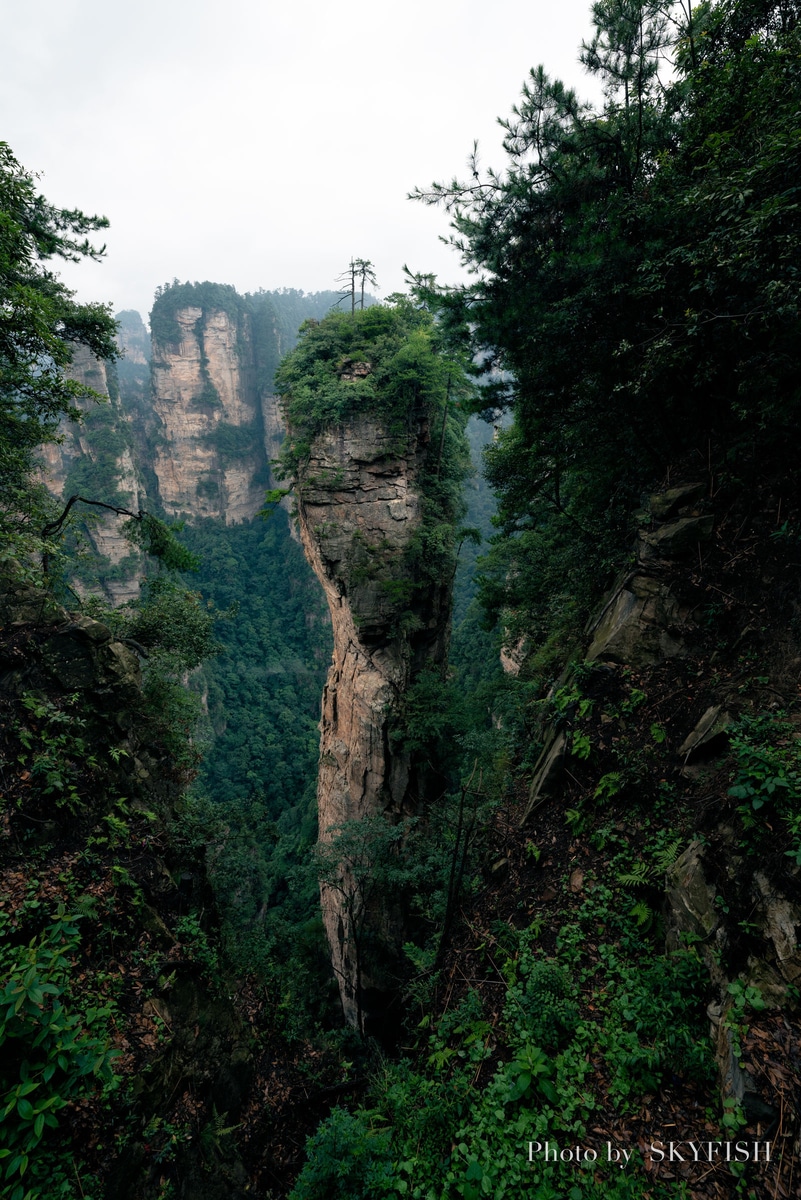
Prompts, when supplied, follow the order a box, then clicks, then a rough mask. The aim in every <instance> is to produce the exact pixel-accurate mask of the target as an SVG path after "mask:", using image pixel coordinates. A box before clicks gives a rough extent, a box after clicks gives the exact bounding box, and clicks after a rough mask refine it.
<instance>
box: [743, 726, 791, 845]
mask: <svg viewBox="0 0 801 1200" xmlns="http://www.w3.org/2000/svg"><path fill="white" fill-rule="evenodd" d="M728 733H729V740H730V745H731V749H732V752H733V754H734V761H735V772H736V773H735V776H734V781H733V784H732V786H731V787H730V788H729V795H730V796H731V797H732V798H733V799H735V800H740V801H741V802H742V803H741V804H740V805H739V808H738V812H739V815H740V820H741V822H742V826H743V830H744V831H745V832H746V833H748V834H749V836H748V837H747V838H745V839H744V841H743V845H744V848H746V849H747V851H748V853H750V854H755V853H757V852H758V851H759V850H760V849H762V848H763V847H764V845H765V844H766V842H767V840H773V839H775V837H776V836H777V835H776V832H775V828H774V826H773V825H769V824H768V822H774V823H775V822H776V821H777V820H778V821H780V822H781V823H782V825H783V827H784V831H785V844H787V843H788V842H789V846H790V849H789V850H786V851H785V854H786V855H787V856H788V857H790V858H793V859H795V861H796V862H801V743H800V742H799V738H798V731H797V729H796V727H795V725H794V724H793V723H792V722H790V721H788V720H787V719H786V718H785V716H784V714H783V713H781V712H777V713H771V714H768V713H757V714H756V715H753V716H749V715H748V714H745V715H743V716H742V717H740V719H739V720H738V721H737V722H736V723H735V724H734V725H732V726H731V727H730V728H729V730H728ZM762 809H767V820H765V814H764V813H763V812H762V811H761V810H762ZM756 814H759V815H758V816H757V815H756Z"/></svg>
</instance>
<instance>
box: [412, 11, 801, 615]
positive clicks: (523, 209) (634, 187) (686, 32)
mask: <svg viewBox="0 0 801 1200" xmlns="http://www.w3.org/2000/svg"><path fill="white" fill-rule="evenodd" d="M798 17H799V5H798V4H797V3H793V2H789V0H780V2H775V0H722V2H721V3H718V4H714V5H709V4H707V5H702V6H699V7H696V8H693V6H692V5H691V4H689V3H686V2H685V3H682V4H663V3H659V2H657V0H600V2H599V3H596V4H595V5H594V6H593V22H594V26H595V33H594V36H593V38H592V39H591V41H590V42H589V43H588V44H585V46H584V47H583V53H582V60H583V62H584V63H585V65H586V66H587V68H588V69H589V70H590V71H592V72H594V73H595V74H597V75H599V76H600V77H601V79H602V81H603V84H604V89H605V93H606V97H607V99H606V103H605V104H604V106H603V108H602V110H601V111H596V110H594V109H592V108H591V107H590V106H588V105H586V104H583V103H581V102H580V101H579V99H578V98H577V96H576V95H575V93H573V92H572V91H570V90H569V89H567V88H566V87H565V86H564V85H563V84H561V83H560V82H558V81H555V80H552V79H550V78H549V77H548V76H547V75H546V74H545V72H544V71H543V69H542V68H538V69H536V70H534V71H532V72H531V75H530V77H529V79H528V80H527V82H526V84H525V86H524V88H523V94H522V98H521V100H520V102H519V103H518V105H517V107H516V108H515V109H514V110H513V113H512V116H511V117H510V118H509V119H508V120H506V121H502V122H501V124H502V125H503V127H504V130H505V134H506V136H505V140H504V146H505V150H506V154H507V163H506V167H505V169H504V170H503V171H501V172H497V173H496V172H492V171H490V172H488V173H486V174H485V173H483V172H482V171H481V170H480V168H479V165H478V161H477V158H474V160H473V170H472V177H471V178H470V179H468V180H467V181H458V180H455V181H453V182H452V183H450V184H448V185H444V184H436V185H434V187H433V188H432V189H431V190H430V191H428V192H419V193H418V197H419V198H421V199H423V200H424V201H426V202H429V203H441V204H444V205H445V206H446V207H447V209H448V211H449V212H450V213H451V216H452V227H453V230H454V234H453V238H452V240H453V242H454V244H455V245H456V246H457V247H458V248H459V250H460V252H461V254H462V257H463V261H464V262H465V264H466V265H467V266H468V268H469V269H470V271H471V272H472V273H473V275H474V276H475V279H474V280H472V281H471V282H470V283H468V284H467V285H466V286H464V287H461V288H457V289H454V290H450V291H449V292H448V293H447V294H445V295H440V297H439V304H440V307H441V310H442V311H443V312H444V314H445V316H446V318H447V320H448V322H449V324H450V326H451V327H452V328H455V329H457V330H459V332H460V334H461V337H462V339H463V340H464V341H466V342H467V343H468V344H469V346H470V347H471V348H472V349H473V351H474V352H476V353H478V354H480V355H481V357H482V361H483V363H484V365H485V367H488V366H494V367H496V368H499V369H500V371H501V372H502V374H500V375H496V380H497V379H500V380H502V382H496V383H495V385H494V386H493V387H491V388H490V389H489V396H486V395H485V400H484V403H485V404H486V405H487V406H488V407H489V406H492V405H498V406H505V405H512V406H513V408H514V413H515V421H514V423H513V424H512V425H511V427H510V428H509V429H508V430H505V431H504V432H503V433H502V434H501V436H500V438H499V440H498V442H497V444H496V445H495V446H494V448H493V449H492V450H491V452H490V454H489V457H488V461H489V473H490V478H491V481H492V482H493V483H494V485H495V486H496V488H498V489H499V493H500V503H501V509H500V512H501V517H502V521H503V527H504V530H505V532H506V533H507V534H508V535H514V541H513V543H507V544H506V545H505V547H504V548H503V549H496V552H495V554H496V560H495V564H494V566H491V567H490V568H488V571H487V597H488V600H489V601H490V603H491V604H492V605H494V606H495V607H496V608H497V607H498V606H501V605H502V604H503V603H511V605H512V606H513V607H514V608H515V610H516V611H517V612H518V614H520V615H521V620H522V622H523V623H524V624H526V625H527V626H528V627H529V628H531V626H532V625H534V626H535V627H536V626H537V625H539V626H540V627H542V628H544V627H545V626H547V625H548V624H550V623H551V622H552V618H553V609H554V606H556V607H557V608H560V607H561V608H573V609H576V608H577V607H580V604H581V595H582V591H583V589H582V584H581V579H582V577H583V578H585V579H586V578H587V577H588V576H587V572H586V570H585V567H586V564H587V561H589V562H590V563H592V564H593V565H594V566H595V568H596V571H597V572H599V573H601V574H602V575H603V574H604V572H605V570H608V567H609V565H610V562H611V560H612V559H613V558H614V550H613V547H615V546H617V547H619V546H620V545H621V535H622V534H623V535H624V534H625V527H626V521H627V519H628V518H629V515H630V513H631V511H632V509H633V508H635V507H636V504H637V500H638V497H639V492H640V490H641V488H642V486H643V484H644V481H646V480H649V479H652V478H654V477H655V476H657V475H659V474H660V473H661V472H662V471H663V470H664V469H665V468H666V467H667V465H668V464H669V463H671V462H675V461H676V460H677V458H678V457H679V456H681V455H682V454H686V453H687V452H688V451H692V450H693V449H697V450H698V452H699V453H702V454H703V458H704V461H705V462H706V461H707V459H708V458H709V456H710V455H711V456H712V457H713V459H714V460H715V461H716V462H718V463H719V464H720V466H722V467H723V466H725V468H726V469H727V470H729V471H732V470H734V471H741V470H743V469H744V464H745V463H746V462H750V463H752V464H755V463H756V462H757V461H758V462H759V463H760V464H761V466H762V468H763V469H765V468H766V467H767V464H768V463H769V461H771V460H773V459H775V457H776V456H779V457H781V456H783V455H786V453H787V446H788V440H787V439H788V436H790V435H791V434H792V433H793V431H794V430H795V429H796V428H797V425H798V416H799V411H798V410H799V398H800V396H801V393H800V392H799V360H798V352H797V347H798V344H799V343H798V332H799V328H798V327H799V273H798V260H799V221H798V181H799V154H801V142H799V130H798V111H797V110H798V94H799V82H800V80H799V70H800V68H799V62H801V59H800V58H799V53H798V51H799V28H798ZM428 294H429V295H430V294H431V288H430V285H429V288H428ZM532 534H535V535H536V536H533V537H532ZM622 541H623V544H625V536H624V537H623V539H622ZM525 609H527V610H528V611H527V612H524V610H525ZM546 610H549V611H546Z"/></svg>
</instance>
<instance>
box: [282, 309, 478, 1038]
mask: <svg viewBox="0 0 801 1200" xmlns="http://www.w3.org/2000/svg"><path fill="white" fill-rule="evenodd" d="M277 386H278V387H279V388H280V389H281V391H282V393H283V396H284V406H285V413H286V420H287V429H288V432H287V438H286V442H285V444H284V447H283V448H282V455H281V462H282V468H283V470H284V472H285V473H287V474H289V475H290V476H291V479H292V484H293V488H294V494H295V499H296V503H297V511H298V518H299V524H300V533H301V540H302V542H303V546H304V550H305V552H306V556H307V558H308V560H309V562H310V563H311V565H312V567H313V569H314V571H315V573H316V575H317V577H318V579H319V580H320V582H321V584H322V586H323V590H324V592H325V595H326V599H327V601H328V605H329V609H330V612H331V620H332V626H333V633H334V655H333V663H332V666H331V669H330V671H329V674H328V681H327V684H326V687H325V691H324V694H323V713H322V724H321V730H322V733H321V743H320V767H319V774H318V792H317V799H318V819H319V828H320V838H319V843H318V859H319V866H320V872H321V884H320V886H321V895H322V908H323V920H324V923H325V926H326V931H327V934H328V939H329V944H330V946H331V954H332V963H333V967H334V973H335V975H336V977H337V980H338V982H339V987H340V994H341V997H342V1003H343V1008H344V1011H345V1016H346V1019H347V1020H348V1021H349V1022H350V1023H351V1024H353V1025H355V1026H357V1027H358V1028H360V1029H361V1030H362V1031H363V1032H367V1033H374V1034H377V1035H379V1036H381V1037H383V1038H385V1039H389V1040H393V1039H394V1038H395V1037H396V1036H397V1014H394V1016H393V1020H392V1021H388V1020H387V1008H388V1007H390V1008H391V1007H392V1006H393V1004H396V1003H397V999H398V995H399V983H400V981H401V980H402V979H403V977H404V975H405V974H408V973H409V970H410V963H409V962H408V960H407V959H405V957H404V952H403V942H404V937H405V935H407V934H408V930H409V912H410V909H411V907H412V906H413V894H414V891H415V885H416V884H418V883H419V880H415V879H414V876H415V874H416V870H417V867H416V865H415V863H414V854H413V853H410V849H409V840H410V831H411V828H412V826H414V825H416V824H418V823H419V824H421V825H422V826H425V825H427V824H429V823H430V822H429V809H430V807H431V805H432V803H434V802H435V801H438V800H442V799H443V798H444V796H445V794H446V793H447V791H448V780H447V772H446V770H445V769H444V764H442V763H438V762H437V756H436V754H435V753H433V752H432V751H433V746H434V743H435V742H436V733H437V731H436V729H435V728H434V727H433V726H432V727H429V728H426V726H425V722H424V721H419V722H418V723H417V725H416V728H415V729H414V730H412V729H411V728H410V725H409V716H410V712H411V706H410V704H409V698H410V696H411V695H414V694H416V695H417V699H418V701H419V700H420V698H421V694H422V689H424V688H425V687H426V686H427V687H428V690H429V691H430V692H431V696H430V697H429V701H430V702H431V703H430V707H431V709H432V711H433V707H434V705H435V703H436V701H435V700H434V696H435V695H436V693H437V690H438V689H439V690H440V691H442V690H444V689H445V686H446V670H447V648H448V642H449V636H450V608H451V598H452V588H453V578H454V574H455V571H456V554H457V549H458V541H459V536H460V535H459V531H458V519H459V516H460V515H461V513H462V512H463V505H462V482H463V479H464V476H465V473H466V471H467V467H468V465H469V453H468V448H467V443H466V440H465V437H464V425H465V420H466V417H465V412H464V409H463V408H460V403H461V401H463V400H464V398H465V397H466V396H467V395H468V394H469V391H470V388H469V385H468V381H467V379H466V377H465V373H464V369H463V367H462V366H461V365H460V364H459V362H457V361H456V360H455V359H454V358H452V357H451V358H448V357H447V356H445V355H444V354H443V352H442V348H441V344H440V339H439V336H438V331H437V329H436V326H435V324H434V322H433V320H432V318H431V315H430V314H429V313H428V312H427V311H425V310H424V309H421V308H417V307H415V306H414V305H413V304H412V303H411V302H410V301H409V300H408V299H405V298H403V297H397V298H396V299H395V301H394V303H392V304H391V305H387V306H383V305H376V306H374V307H371V308H367V309H364V310H361V311H359V312H353V313H351V314H349V315H346V314H342V313H334V314H332V315H330V316H329V317H327V318H325V319H324V320H323V321H321V322H308V323H307V324H306V325H305V326H304V327H303V329H302V330H301V338H300V341H299V344H298V346H297V348H296V349H295V350H294V351H293V353H292V354H291V355H289V356H288V357H287V358H286V359H285V360H284V362H283V363H282V364H281V367H280V369H279V371H278V375H277ZM390 879H391V880H392V881H393V885H392V887H391V890H390V889H388V886H387V885H388V883H389V880H390ZM393 1021H394V1025H395V1029H394V1030H393V1028H392V1026H393Z"/></svg>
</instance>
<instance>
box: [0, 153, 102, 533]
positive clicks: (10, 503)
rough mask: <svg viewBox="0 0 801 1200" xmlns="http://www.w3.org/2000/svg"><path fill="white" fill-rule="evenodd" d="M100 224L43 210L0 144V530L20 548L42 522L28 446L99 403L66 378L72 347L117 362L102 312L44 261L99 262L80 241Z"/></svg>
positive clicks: (75, 213)
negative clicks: (82, 402) (86, 400)
mask: <svg viewBox="0 0 801 1200" xmlns="http://www.w3.org/2000/svg"><path fill="white" fill-rule="evenodd" d="M107 224H108V222H107V221H106V219H105V218H103V217H89V216H86V214H84V213H82V212H80V211H79V210H77V209H69V210H68V209H58V208H55V207H54V206H53V205H51V204H49V203H48V201H47V200H46V199H45V198H44V197H43V196H41V195H40V194H39V193H38V192H37V190H36V184H35V177H34V176H33V175H31V174H30V173H29V172H27V171H26V170H25V169H24V168H23V167H22V166H21V165H20V164H19V163H18V162H17V160H16V159H15V158H14V155H13V154H12V152H11V150H10V148H9V146H8V145H7V144H6V143H5V142H0V531H1V532H2V534H3V537H4V538H5V539H8V538H16V537H23V539H27V542H26V544H27V546H30V545H31V543H30V533H29V530H28V529H27V525H28V521H29V519H30V516H31V514H32V513H35V514H39V524H42V523H43V521H42V520H41V514H42V512H43V509H44V505H43V497H42V493H41V490H40V489H38V488H37V487H36V486H35V485H34V484H33V482H32V480H31V471H32V466H33V455H34V452H35V450H36V447H37V446H40V445H41V444H42V443H43V442H47V441H52V440H53V438H54V437H55V436H56V432H57V429H58V425H59V422H60V421H61V419H62V418H63V417H65V416H70V417H73V418H75V419H77V418H78V417H79V416H80V414H79V410H78V408H77V402H78V400H79V399H81V398H82V397H90V398H98V397H97V396H96V394H95V393H94V392H92V390H91V389H90V388H87V387H85V386H84V385H82V384H78V383H76V382H75V381H74V380H70V379H68V378H67V377H66V374H65V371H66V370H67V368H68V367H69V365H70V363H71V362H72V359H73V354H74V351H75V347H76V345H81V346H85V347H87V348H88V349H89V350H91V351H92V353H94V354H96V355H98V356H99V357H100V358H107V359H113V358H115V357H116V355H117V350H116V346H115V344H114V329H115V326H114V321H113V319H112V317H111V315H110V313H109V311H108V308H107V307H106V306H105V305H101V304H79V303H77V302H76V301H75V300H74V298H73V293H72V292H71V291H70V290H69V289H68V288H67V287H65V285H64V284H63V283H61V282H60V281H59V279H58V276H57V275H56V274H55V273H54V272H53V271H52V270H51V269H50V266H49V262H50V260H52V259H54V258H60V259H62V260H65V261H69V262H79V261H80V260H81V259H82V258H87V257H88V258H93V259H97V258H99V257H101V255H102V254H103V250H102V249H98V248H96V247H94V246H93V245H92V244H91V243H90V242H89V240H88V236H87V235H90V234H92V233H94V232H96V231H97V230H99V229H103V228H105V226H106V225H107ZM35 519H36V518H35ZM34 528H35V526H34ZM19 552H20V553H22V554H24V553H26V550H25V548H24V546H21V547H20V551H19Z"/></svg>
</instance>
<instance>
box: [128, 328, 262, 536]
mask: <svg viewBox="0 0 801 1200" xmlns="http://www.w3.org/2000/svg"><path fill="white" fill-rule="evenodd" d="M175 322H176V324H177V327H178V329H179V331H180V337H179V339H178V340H177V341H176V342H159V341H158V340H156V339H154V342H153V360H152V386H153V408H154V411H155V413H156V414H157V416H158V418H159V420H160V423H161V429H160V437H159V439H158V444H157V445H156V447H155V456H154V463H153V467H154V471H155V474H156V477H157V479H158V484H159V492H160V496H161V502H162V504H163V506H164V508H165V510H166V511H167V512H168V513H170V514H171V515H180V514H187V515H189V514H191V515H192V516H193V517H195V518H197V517H216V518H218V519H221V520H224V521H225V523H226V524H228V525H235V524H238V523H239V522H241V521H245V520H248V519H249V518H250V517H252V516H254V515H255V513H256V512H258V510H259V508H260V507H261V505H262V502H263V498H264V487H265V482H266V481H265V479H264V478H261V477H260V476H261V475H262V474H263V472H262V471H261V468H262V467H263V454H264V451H263V446H262V421H261V405H260V400H259V397H258V396H257V393H256V389H255V386H254V383H253V380H252V378H251V377H250V376H251V371H250V367H249V361H250V329H249V322H248V321H247V318H246V317H245V316H244V314H243V315H242V316H241V317H240V318H239V319H237V318H236V317H232V316H231V315H230V314H229V313H227V312H224V311H215V310H210V311H208V312H204V310H203V309H202V308H200V307H195V306H187V307H185V308H180V309H178V311H177V312H176V314H175Z"/></svg>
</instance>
